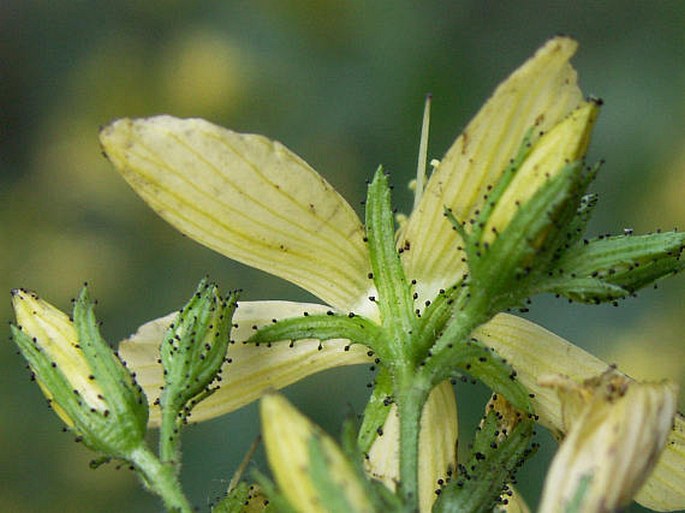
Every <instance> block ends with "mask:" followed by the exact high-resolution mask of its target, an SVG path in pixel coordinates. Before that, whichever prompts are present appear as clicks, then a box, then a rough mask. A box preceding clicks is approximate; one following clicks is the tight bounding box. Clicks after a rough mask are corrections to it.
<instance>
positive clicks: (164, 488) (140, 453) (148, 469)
mask: <svg viewBox="0 0 685 513" xmlns="http://www.w3.org/2000/svg"><path fill="white" fill-rule="evenodd" d="M128 459H129V460H130V461H131V463H133V466H134V467H135V468H136V469H137V470H138V472H139V473H140V475H141V478H142V480H143V482H144V484H145V485H146V486H147V488H148V489H149V490H150V491H152V492H153V493H155V494H157V495H158V496H159V497H160V498H161V499H162V501H163V502H164V506H165V507H166V509H167V511H169V512H170V513H192V511H193V509H192V507H191V506H190V503H189V502H188V499H187V498H186V497H185V495H184V494H183V491H182V490H181V484H180V482H179V481H178V476H177V475H176V470H175V468H174V467H173V466H172V465H168V464H164V463H162V462H161V461H160V460H159V459H157V457H156V456H155V455H154V454H152V452H151V451H150V450H149V449H148V448H147V447H146V446H144V445H141V446H140V447H138V448H137V449H134V450H133V451H132V453H131V454H130V455H129V457H128Z"/></svg>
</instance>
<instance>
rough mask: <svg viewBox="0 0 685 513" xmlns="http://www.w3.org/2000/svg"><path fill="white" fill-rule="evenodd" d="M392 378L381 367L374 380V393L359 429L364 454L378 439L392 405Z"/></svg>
mask: <svg viewBox="0 0 685 513" xmlns="http://www.w3.org/2000/svg"><path fill="white" fill-rule="evenodd" d="M392 394H393V385H392V376H391V375H390V372H389V371H388V369H386V368H385V367H381V368H380V370H379V371H378V374H376V378H375V380H374V387H373V391H372V392H371V397H370V398H369V402H368V403H366V407H365V408H364V415H363V417H362V424H361V426H360V428H359V435H358V437H357V443H358V445H359V449H360V450H361V451H362V452H363V453H368V452H369V451H370V450H371V446H372V445H373V443H374V442H375V441H376V438H377V437H378V430H379V429H382V428H383V425H384V424H385V421H386V419H387V418H388V413H390V406H391V405H392Z"/></svg>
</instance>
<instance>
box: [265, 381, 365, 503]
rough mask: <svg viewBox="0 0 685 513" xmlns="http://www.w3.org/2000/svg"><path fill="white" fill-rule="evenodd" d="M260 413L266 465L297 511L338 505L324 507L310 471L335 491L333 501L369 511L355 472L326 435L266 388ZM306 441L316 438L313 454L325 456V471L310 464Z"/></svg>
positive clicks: (319, 491) (324, 500)
mask: <svg viewBox="0 0 685 513" xmlns="http://www.w3.org/2000/svg"><path fill="white" fill-rule="evenodd" d="M260 413H261V419H262V434H263V436H264V446H265V448H266V454H267V457H268V459H269V466H270V467H271V470H272V472H273V474H274V477H275V478H276V482H277V483H278V487H279V489H280V491H281V493H283V495H285V497H286V498H287V499H288V502H289V503H290V504H291V505H292V506H293V507H294V508H295V509H296V510H297V511H298V512H300V513H327V512H330V511H342V510H341V509H340V507H339V506H338V508H329V507H327V506H328V504H327V503H326V498H327V497H326V493H325V491H324V490H321V489H320V488H319V487H317V486H316V480H315V477H317V478H318V479H319V480H325V481H326V482H328V483H329V484H331V485H333V486H334V487H335V489H334V490H327V491H328V492H329V493H333V494H335V495H336V496H338V494H339V497H340V499H339V500H340V502H338V505H340V504H341V503H344V504H346V505H347V508H346V509H345V511H349V512H350V513H362V512H371V511H373V507H372V505H371V503H370V501H369V498H368V497H367V496H366V491H365V487H364V485H363V483H361V482H360V476H358V475H357V474H356V472H355V470H354V468H353V466H352V464H351V463H350V462H349V461H348V460H347V459H346V458H345V456H344V455H343V453H342V450H341V449H340V448H339V447H338V445H337V444H336V443H335V442H334V441H333V439H332V438H331V437H330V436H328V435H327V434H325V433H324V432H323V431H322V430H321V429H320V428H319V427H318V426H316V425H314V424H313V423H312V422H311V421H310V420H309V419H308V418H306V417H305V416H304V415H302V414H301V413H300V412H299V411H297V409H295V407H294V406H292V405H291V404H290V403H289V402H288V401H287V399H285V397H283V396H280V395H277V394H268V395H266V396H265V397H264V398H263V399H262V401H261V403H260ZM312 441H315V442H317V446H318V450H319V451H320V453H319V457H320V458H322V459H324V460H325V461H326V468H325V471H324V473H327V475H321V474H320V473H317V472H316V470H315V469H314V468H312V467H313V466H314V462H313V461H312V458H313V454H312ZM319 470H322V469H319Z"/></svg>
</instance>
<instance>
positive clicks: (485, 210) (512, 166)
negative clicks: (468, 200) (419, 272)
mask: <svg viewBox="0 0 685 513" xmlns="http://www.w3.org/2000/svg"><path fill="white" fill-rule="evenodd" d="M533 128H534V127H530V128H529V129H528V130H527V131H526V133H525V135H524V136H523V140H522V141H521V144H520V146H519V148H518V151H517V152H516V156H515V157H514V158H513V159H512V160H511V162H509V165H508V166H507V167H506V169H505V170H504V172H503V173H502V175H501V176H500V178H499V180H498V181H497V183H496V184H495V186H494V187H493V188H492V190H491V191H490V192H489V193H488V194H487V198H484V199H485V203H483V206H482V207H481V208H480V210H478V213H477V214H476V216H475V217H474V219H473V221H471V222H470V223H469V224H471V231H470V233H467V235H466V238H464V235H463V234H461V233H460V234H461V235H462V238H464V242H467V241H468V244H466V248H465V249H466V251H467V255H468V256H469V258H471V259H472V258H474V257H475V253H476V251H477V250H478V248H479V247H480V240H481V238H482V237H483V228H484V227H485V225H486V223H487V221H488V218H489V217H490V215H491V214H492V212H493V210H494V209H495V207H496V206H497V202H498V201H499V200H500V198H501V197H502V195H503V194H504V192H505V191H506V190H507V188H508V187H509V185H510V184H511V181H512V180H513V179H514V176H516V173H517V172H518V170H519V169H520V168H521V165H522V164H523V163H524V162H525V161H526V159H527V158H528V156H529V155H530V152H531V150H532V147H533V145H532V134H533ZM446 215H448V217H449V216H450V215H451V211H449V210H447V211H446ZM452 224H453V225H455V223H454V221H452ZM457 224H459V223H457ZM461 225H462V226H464V227H466V224H465V223H462V224H461Z"/></svg>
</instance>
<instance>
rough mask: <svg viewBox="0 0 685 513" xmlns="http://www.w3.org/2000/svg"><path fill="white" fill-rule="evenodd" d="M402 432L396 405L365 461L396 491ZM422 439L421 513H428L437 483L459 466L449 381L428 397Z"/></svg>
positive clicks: (372, 471)
mask: <svg viewBox="0 0 685 513" xmlns="http://www.w3.org/2000/svg"><path fill="white" fill-rule="evenodd" d="M399 429H400V426H399V417H398V415H397V407H396V406H394V405H393V406H392V408H391V410H390V413H389V414H388V419H387V420H386V421H385V424H384V425H383V435H382V436H379V437H378V438H377V439H376V441H375V442H374V444H373V446H372V447H371V450H370V451H369V458H368V460H367V461H366V464H367V470H368V472H369V473H370V474H371V475H372V476H374V477H375V478H377V479H379V480H380V481H382V482H383V483H385V485H386V486H388V488H390V489H393V490H394V489H395V486H396V484H397V481H398V479H399V472H400V468H399V445H398V443H399V436H400V430H399ZM419 437H420V438H419V508H420V511H421V513H429V512H430V510H431V508H432V506H433V503H434V502H435V499H436V498H437V495H436V494H435V491H436V490H437V489H438V488H440V485H439V484H438V480H440V479H443V480H444V479H446V478H447V473H448V471H451V470H454V469H455V468H456V463H457V462H456V457H457V453H456V449H457V439H458V437H459V427H458V424H457V402H456V401H455V398H454V390H453V389H452V385H451V384H450V383H449V382H448V381H445V382H443V383H441V384H440V385H438V386H437V387H435V388H434V389H433V391H432V392H431V394H430V396H429V397H428V401H427V402H426V404H425V406H424V407H423V415H422V417H421V433H420V435H419Z"/></svg>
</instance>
